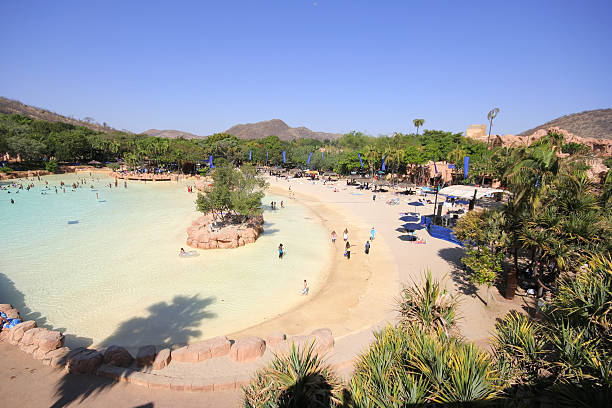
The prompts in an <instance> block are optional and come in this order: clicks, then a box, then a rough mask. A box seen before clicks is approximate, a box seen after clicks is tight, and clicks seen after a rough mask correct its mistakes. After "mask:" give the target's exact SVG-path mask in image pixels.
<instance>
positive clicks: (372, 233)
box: [331, 227, 376, 259]
mask: <svg viewBox="0 0 612 408" xmlns="http://www.w3.org/2000/svg"><path fill="white" fill-rule="evenodd" d="M348 233H349V232H348V228H345V229H344V231H343V232H342V239H343V240H344V256H345V257H346V259H351V244H350V242H349V240H348ZM375 237H376V229H374V227H372V229H371V230H370V239H369V240H367V241H366V243H365V247H364V250H365V251H364V252H365V254H366V255H368V254H369V253H370V247H371V245H372V244H371V243H370V241H373V240H374V238H375ZM336 239H337V234H336V231H335V230H334V231H332V232H331V241H332V243H333V244H335V243H336Z"/></svg>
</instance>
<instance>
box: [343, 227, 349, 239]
mask: <svg viewBox="0 0 612 408" xmlns="http://www.w3.org/2000/svg"><path fill="white" fill-rule="evenodd" d="M342 238H343V239H344V242H347V241H348V228H345V229H344V235H343V236H342Z"/></svg>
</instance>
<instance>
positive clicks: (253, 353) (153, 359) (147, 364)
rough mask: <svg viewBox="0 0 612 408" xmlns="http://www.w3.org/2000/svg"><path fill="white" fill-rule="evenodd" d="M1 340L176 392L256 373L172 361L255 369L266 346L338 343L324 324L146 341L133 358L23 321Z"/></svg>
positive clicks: (233, 382)
mask: <svg viewBox="0 0 612 408" xmlns="http://www.w3.org/2000/svg"><path fill="white" fill-rule="evenodd" d="M0 311H2V312H5V313H6V314H7V316H8V317H9V318H19V311H18V310H16V309H14V308H13V307H12V306H11V305H10V304H0ZM0 341H5V342H9V343H10V344H13V345H15V346H17V347H19V349H20V350H22V351H23V352H25V353H28V354H30V355H32V357H33V358H34V359H36V360H40V361H41V362H42V363H43V364H45V365H48V366H52V367H56V368H59V369H63V370H65V371H66V372H69V373H75V374H89V375H98V376H102V377H107V378H110V379H113V380H116V381H125V382H129V383H132V384H135V385H140V386H144V387H147V388H151V389H155V388H161V389H171V390H177V391H220V390H227V389H233V388H238V387H240V386H242V385H246V384H248V382H249V379H250V377H251V375H252V372H248V371H247V370H245V372H244V373H243V374H244V375H241V376H239V377H236V376H232V375H229V376H228V375H222V374H223V373H222V372H221V373H215V375H212V376H210V377H204V378H203V377H194V378H189V377H188V376H181V377H176V376H169V375H165V373H164V371H163V370H164V369H165V368H166V367H167V366H168V365H169V364H170V363H171V362H172V361H174V362H176V363H177V364H178V366H179V367H184V366H180V364H182V363H202V362H204V361H207V360H210V359H213V358H225V359H229V360H232V361H234V362H236V363H241V364H247V366H248V367H250V369H251V370H253V369H254V368H253V367H252V366H249V365H248V363H250V362H253V361H255V360H258V359H261V358H262V357H264V354H265V353H266V350H270V352H268V353H267V354H265V357H266V358H267V359H271V358H273V357H274V355H285V354H286V353H288V352H289V351H290V350H291V348H292V346H293V345H295V346H296V347H299V348H303V347H310V346H311V345H312V346H313V351H314V352H315V353H317V354H320V355H324V354H326V353H329V352H330V351H332V350H333V348H334V344H335V341H334V337H333V335H332V332H331V330H330V329H327V328H323V329H317V330H314V331H312V332H311V333H310V334H307V335H300V336H293V337H291V338H287V336H286V335H285V334H283V333H272V334H270V335H268V337H267V338H266V339H265V340H264V339H263V338H260V337H248V338H244V339H239V340H230V339H228V338H227V337H225V336H218V337H214V338H212V339H208V340H203V341H198V342H195V343H191V344H188V345H173V346H171V347H165V348H159V349H158V348H157V347H155V346H153V345H144V346H141V347H140V348H138V350H137V352H136V356H132V354H131V353H130V352H128V351H127V350H126V349H125V348H123V347H119V346H110V347H107V348H106V349H102V350H96V349H92V348H84V347H78V348H74V349H70V348H68V347H65V346H64V336H63V334H62V333H60V332H59V331H53V330H48V329H44V328H39V327H36V322H34V321H33V320H29V321H26V322H22V323H19V324H18V325H16V326H14V327H12V328H10V329H2V331H0ZM262 361H264V362H265V360H262ZM181 370H182V368H181ZM220 374H221V375H220Z"/></svg>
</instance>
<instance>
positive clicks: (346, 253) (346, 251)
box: [344, 241, 351, 259]
mask: <svg viewBox="0 0 612 408" xmlns="http://www.w3.org/2000/svg"><path fill="white" fill-rule="evenodd" d="M344 256H346V259H351V244H349V242H348V241H346V245H345V246H344Z"/></svg>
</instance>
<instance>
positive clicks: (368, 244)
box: [365, 241, 370, 255]
mask: <svg viewBox="0 0 612 408" xmlns="http://www.w3.org/2000/svg"><path fill="white" fill-rule="evenodd" d="M365 253H366V255H367V254H369V253H370V241H366V243H365Z"/></svg>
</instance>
